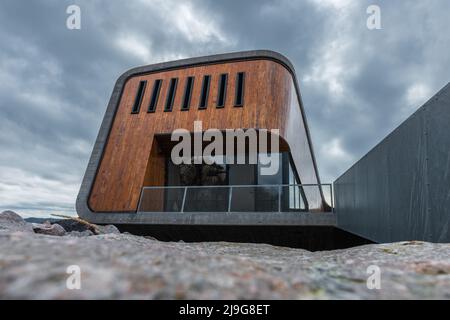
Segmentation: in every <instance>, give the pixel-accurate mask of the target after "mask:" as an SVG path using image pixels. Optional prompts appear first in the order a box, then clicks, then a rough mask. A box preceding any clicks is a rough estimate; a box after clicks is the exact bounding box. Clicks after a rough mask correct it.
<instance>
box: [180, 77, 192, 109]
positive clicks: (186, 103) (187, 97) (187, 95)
mask: <svg viewBox="0 0 450 320" xmlns="http://www.w3.org/2000/svg"><path fill="white" fill-rule="evenodd" d="M193 87H194V77H188V78H187V79H186V86H185V87H184V97H183V105H182V106H181V110H189V107H190V106H191V95H192V88H193Z"/></svg>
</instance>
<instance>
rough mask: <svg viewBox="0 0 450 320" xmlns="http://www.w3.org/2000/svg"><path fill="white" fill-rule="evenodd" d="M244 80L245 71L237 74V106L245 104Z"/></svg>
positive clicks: (235, 101) (235, 102)
mask: <svg viewBox="0 0 450 320" xmlns="http://www.w3.org/2000/svg"><path fill="white" fill-rule="evenodd" d="M244 80H245V73H244V72H239V73H238V74H237V75H236V95H235V100H234V106H235V107H242V106H243V105H244Z"/></svg>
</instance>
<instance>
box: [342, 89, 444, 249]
mask: <svg viewBox="0 0 450 320" xmlns="http://www.w3.org/2000/svg"><path fill="white" fill-rule="evenodd" d="M334 188H335V201H336V202H335V203H336V205H335V206H336V208H335V210H336V214H337V224H338V227H340V228H342V229H344V230H346V231H349V232H352V233H354V234H357V235H360V236H362V237H365V238H367V239H370V240H372V241H376V242H393V241H403V240H423V241H432V242H450V232H449V227H450V225H449V223H450V84H448V85H447V86H445V87H444V88H443V89H442V90H441V91H440V92H439V93H438V94H436V95H435V96H434V97H433V98H431V99H430V100H429V101H428V102H427V103H426V104H425V105H423V106H422V107H421V108H420V109H419V110H418V111H417V112H415V113H414V114H413V115H412V116H411V117H410V118H408V119H407V120H406V121H405V122H404V123H403V124H401V125H400V126H399V127H398V128H397V129H395V130H394V131H393V132H392V133H391V134H390V135H389V136H388V137H386V138H385V139H384V140H383V141H382V142H381V143H380V144H378V145H377V146H376V147H375V148H374V149H372V150H371V151H370V152H369V153H368V154H367V155H366V156H364V157H363V158H362V159H361V160H360V161H358V162H357V163H356V164H354V165H353V166H352V167H351V168H350V169H349V170H348V171H347V172H345V173H344V174H343V175H342V176H341V177H339V178H338V179H337V180H336V181H335V182H334Z"/></svg>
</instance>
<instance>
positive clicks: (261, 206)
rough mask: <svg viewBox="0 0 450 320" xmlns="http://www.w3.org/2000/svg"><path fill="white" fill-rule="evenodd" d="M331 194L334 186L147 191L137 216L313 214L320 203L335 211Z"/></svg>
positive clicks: (257, 186) (226, 187)
mask: <svg viewBox="0 0 450 320" xmlns="http://www.w3.org/2000/svg"><path fill="white" fill-rule="evenodd" d="M332 192H333V191H332V185H331V184H322V185H299V184H292V185H287V184H286V185H220V186H165V187H144V188H142V193H141V198H140V200H139V206H138V212H292V211H308V210H313V211H314V210H319V209H321V208H323V203H322V201H321V200H320V201H318V200H317V199H322V198H323V199H324V200H325V201H326V202H327V204H328V205H329V206H330V207H331V208H332V207H333V193H332ZM311 195H313V196H314V197H312V196H311ZM311 199H313V200H314V201H310V200H311Z"/></svg>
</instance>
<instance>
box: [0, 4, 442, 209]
mask: <svg viewBox="0 0 450 320" xmlns="http://www.w3.org/2000/svg"><path fill="white" fill-rule="evenodd" d="M72 4H76V5H78V6H79V7H80V8H81V30H69V29H68V28H67V27H66V19H67V17H68V14H67V13H66V8H67V7H68V6H69V5H72ZM371 4H375V5H378V6H379V7H380V8H381V25H382V29H381V30H369V29H368V28H367V27H366V20H367V18H368V14H367V13H366V10H367V7H368V6H369V5H371ZM448 12H450V2H449V1H447V0H435V1H431V0H430V1H414V2H413V1H410V0H398V1H375V0H373V1H350V0H304V1H287V0H282V1H265V0H258V1H250V0H247V1H242V0H241V1H230V0H227V1H224V0H223V1H217V0H214V1H212V0H211V1H201V0H198V1H195V0H194V1H167V0H155V1H151V0H134V1H100V0H96V1H59V0H54V1H50V0H42V1H26V2H25V1H14V0H3V1H1V3H0V98H1V99H0V112H1V117H0V128H1V134H0V150H1V152H0V210H3V209H13V210H17V211H18V212H20V213H22V214H25V215H48V214H49V213H53V212H64V213H68V214H75V211H74V203H75V198H76V195H77V192H78V189H79V186H80V183H81V179H82V177H83V174H84V171H85V169H86V166H87V162H88V159H89V155H90V152H91V150H92V147H93V144H94V142H95V138H96V135H97V132H98V129H99V126H100V123H101V120H102V118H103V115H104V112H105V108H106V104H107V102H108V100H109V96H110V94H111V91H112V88H113V86H114V83H115V81H116V79H117V77H118V76H119V75H120V74H121V73H122V72H124V71H125V70H127V69H129V68H131V67H135V66H139V65H145V64H152V63H156V62H162V61H169V60H175V59H179V58H185V57H193V56H201V55H208V54H215V53H224V52H231V51H241V50H251V49H270V50H275V51H278V52H280V53H282V54H284V55H286V56H287V57H288V58H289V59H290V60H291V62H292V63H293V64H294V66H295V69H296V71H297V75H298V79H299V82H300V90H301V93H302V98H303V102H304V105H305V109H306V114H307V117H308V122H309V126H310V129H311V135H312V139H313V145H314V148H315V152H316V157H317V160H318V167H319V172H320V175H321V179H322V181H323V182H332V181H334V180H335V179H336V178H337V177H338V176H339V175H340V174H342V173H343V172H344V171H345V170H346V169H347V168H349V167H350V166H351V164H352V163H354V162H355V161H357V160H358V159H359V158H360V157H361V156H363V155H364V154H365V153H366V152H368V151H369V150H370V149H371V148H372V147H373V146H374V145H375V144H376V143H377V142H379V141H380V140H381V139H382V138H383V137H385V136H386V135H387V134H388V133H389V132H390V131H392V130H393V129H394V128H395V127H396V126H397V125H399V124H400V123H401V122H402V121H403V120H405V119H406V118H407V117H408V116H409V115H410V114H412V113H413V112H414V111H415V110H416V109H417V108H418V107H419V106H420V105H422V104H423V103H424V102H425V101H426V100H427V99H428V98H430V97H431V96H432V95H433V94H434V93H435V92H437V91H438V90H439V89H440V88H441V87H443V86H444V85H445V84H446V83H447V82H448V81H449V79H450V73H449V71H450V54H449V51H450V37H449V36H448V31H447V30H448V29H449V22H448V21H449V19H448Z"/></svg>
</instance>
